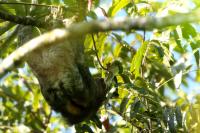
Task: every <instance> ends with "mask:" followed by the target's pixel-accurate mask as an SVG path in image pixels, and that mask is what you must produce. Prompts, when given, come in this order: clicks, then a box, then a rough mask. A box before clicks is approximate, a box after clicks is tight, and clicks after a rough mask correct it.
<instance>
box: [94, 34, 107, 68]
mask: <svg viewBox="0 0 200 133" xmlns="http://www.w3.org/2000/svg"><path fill="white" fill-rule="evenodd" d="M92 41H93V46H94V50H95V54H96V57H97V61H98V62H99V65H100V66H101V68H102V69H104V70H106V71H107V70H108V69H107V68H105V67H104V66H103V65H102V64H101V61H100V59H99V56H98V51H97V47H96V42H95V40H94V35H93V34H92Z"/></svg>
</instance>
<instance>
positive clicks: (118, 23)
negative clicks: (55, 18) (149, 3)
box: [0, 10, 200, 77]
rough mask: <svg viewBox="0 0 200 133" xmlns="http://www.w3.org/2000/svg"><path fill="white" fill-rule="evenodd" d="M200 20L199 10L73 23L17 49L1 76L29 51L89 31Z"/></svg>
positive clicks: (5, 62)
mask: <svg viewBox="0 0 200 133" xmlns="http://www.w3.org/2000/svg"><path fill="white" fill-rule="evenodd" d="M0 16H1V15H0ZM196 21H200V13H199V10H198V11H196V12H193V13H186V14H176V15H171V16H167V17H162V18H155V17H142V18H137V19H133V18H125V19H123V20H104V21H91V22H82V23H77V24H73V25H72V26H70V27H69V28H66V29H55V30H52V31H50V32H47V33H45V34H43V35H41V36H39V37H36V38H34V39H32V40H30V41H29V42H27V43H25V44H24V45H23V46H21V47H20V48H18V49H17V50H15V51H14V52H13V53H12V54H10V55H9V56H8V57H7V58H6V59H4V60H3V61H2V63H1V64H0V77H2V76H3V75H5V73H6V72H7V71H9V70H10V69H12V68H13V67H14V66H15V64H16V63H18V62H19V61H20V60H22V59H23V58H24V56H25V55H27V54H28V53H29V52H31V51H34V50H36V49H39V48H40V47H41V46H45V45H46V46H47V45H54V44H58V43H59V42H62V41H64V40H67V39H76V38H77V37H80V36H82V35H85V34H88V33H97V32H106V31H110V30H131V29H135V30H144V29H145V30H153V29H155V28H158V29H161V28H165V27H167V26H176V25H180V24H184V23H191V22H196Z"/></svg>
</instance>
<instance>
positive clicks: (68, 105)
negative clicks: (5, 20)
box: [18, 0, 106, 124]
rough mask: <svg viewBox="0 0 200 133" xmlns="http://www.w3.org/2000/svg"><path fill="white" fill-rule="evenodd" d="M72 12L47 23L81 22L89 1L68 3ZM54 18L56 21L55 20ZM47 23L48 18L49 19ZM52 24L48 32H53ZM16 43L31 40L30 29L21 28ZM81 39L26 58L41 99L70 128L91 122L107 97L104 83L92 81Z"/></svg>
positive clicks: (33, 52) (39, 50)
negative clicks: (64, 120) (60, 116)
mask: <svg viewBox="0 0 200 133" xmlns="http://www.w3.org/2000/svg"><path fill="white" fill-rule="evenodd" d="M68 1H69V3H67V2H65V3H67V4H69V7H70V6H71V7H73V8H72V9H73V10H72V11H71V12H70V11H69V12H64V11H62V14H59V13H60V12H54V13H51V15H52V16H51V17H50V19H55V20H56V19H58V18H59V19H63V20H64V18H65V20H64V21H63V22H65V26H66V27H69V26H70V24H72V23H75V22H79V21H83V20H84V18H85V16H86V11H87V4H88V2H89V4H91V1H86V0H68ZM54 15H55V16H56V17H55V16H54ZM48 19H49V18H48ZM55 25H57V24H56V22H55V23H53V26H52V27H51V28H55ZM20 26H21V27H20V32H19V33H18V39H19V42H20V44H24V43H26V42H27V41H29V40H30V39H32V38H34V33H33V31H34V29H35V28H33V27H31V26H23V25H20ZM83 43H84V37H81V38H76V39H69V40H65V41H64V42H60V43H59V44H56V45H52V46H44V47H41V48H40V49H37V50H35V51H32V52H31V53H29V54H28V55H26V57H25V61H26V62H27V63H28V65H29V66H30V68H31V70H32V71H33V73H34V75H35V76H36V77H37V79H38V81H39V84H40V87H41V92H42V95H43V96H44V98H45V100H46V101H47V102H48V104H49V105H50V106H51V107H52V109H53V110H55V111H57V112H59V113H61V114H62V116H63V117H64V118H66V119H67V121H68V122H69V123H70V124H76V123H79V122H81V121H83V120H87V119H91V118H92V117H93V116H94V115H95V114H96V112H97V110H98V109H99V107H100V106H101V105H102V102H103V100H104V99H105V95H106V85H105V83H104V80H103V79H94V78H93V77H92V75H91V74H90V72H89V68H88V67H87V66H86V65H85V59H84V46H83Z"/></svg>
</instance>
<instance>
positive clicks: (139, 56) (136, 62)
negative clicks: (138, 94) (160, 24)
mask: <svg viewBox="0 0 200 133" xmlns="http://www.w3.org/2000/svg"><path fill="white" fill-rule="evenodd" d="M146 49H147V42H144V43H142V46H141V47H140V48H139V49H138V51H137V53H136V55H135V56H134V57H133V59H132V62H131V68H130V71H131V72H133V73H134V75H135V78H137V77H139V76H140V68H141V64H142V60H143V57H144V54H145V52H146Z"/></svg>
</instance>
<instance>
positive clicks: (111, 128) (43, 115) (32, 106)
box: [0, 0, 200, 133]
mask: <svg viewBox="0 0 200 133" xmlns="http://www.w3.org/2000/svg"><path fill="white" fill-rule="evenodd" d="M4 1H6V2H13V3H14V2H26V3H36V4H44V5H56V6H57V5H61V6H63V5H67V2H62V1H60V0H40V1H37V0H32V1H31V0H26V1H25V0H4ZM68 1H70V0H68ZM71 1H72V0H71ZM199 5H200V2H199V0H180V1H176V0H171V1H155V0H143V1H142V0H134V2H133V1H131V0H112V1H111V0H101V1H98V0H96V1H93V8H92V10H91V11H90V12H89V13H88V17H87V19H88V21H89V20H91V19H98V18H102V17H103V18H104V19H106V18H107V17H109V18H119V17H120V16H129V17H140V16H157V17H162V16H166V15H170V14H175V13H180V12H190V11H192V10H196V9H198V7H199ZM99 7H101V8H99ZM54 9H55V8H53V7H51V6H49V7H45V6H31V5H23V4H17V5H16V4H1V3H0V11H1V12H5V13H10V14H13V15H17V16H27V15H30V16H31V17H33V18H35V19H37V20H45V17H44V16H53V10H54ZM63 12H65V10H63ZM173 19H174V18H172V21H173ZM186 19H187V18H186ZM18 30H19V29H18V26H17V25H16V24H13V23H10V22H7V21H4V20H0V57H1V59H3V58H5V57H6V56H8V55H9V54H10V53H11V52H12V51H14V50H15V49H16V48H17V46H18V40H17V38H16V37H17V34H18V32H17V31H18ZM37 30H40V31H41V33H42V32H43V30H42V29H37ZM94 40H95V44H96V47H97V49H93V39H92V36H91V35H87V36H86V40H85V53H86V55H87V64H88V65H89V66H90V67H91V71H92V72H93V74H94V76H101V77H103V78H109V77H107V70H104V69H102V67H101V66H100V65H99V63H100V62H99V61H98V60H97V55H98V57H99V59H101V64H102V65H103V66H104V67H106V68H107V69H109V71H111V72H112V74H113V75H114V81H113V82H112V89H111V91H110V92H109V94H108V95H109V96H108V97H109V98H108V100H107V101H105V104H104V105H103V106H102V107H101V108H100V109H99V111H98V116H99V117H100V118H101V119H100V120H101V121H99V120H98V119H96V120H93V121H86V122H82V123H81V124H78V125H76V126H74V127H73V128H72V127H70V128H69V126H68V125H67V124H66V123H65V122H64V120H63V119H62V118H61V116H60V115H59V114H56V113H55V112H53V111H52V110H51V109H50V107H49V106H48V104H47V103H46V102H45V100H44V99H43V97H42V95H41V92H40V89H39V85H38V81H37V79H36V78H35V77H34V75H33V74H32V72H31V71H30V69H29V67H28V66H27V65H26V64H24V63H22V64H21V65H20V66H18V68H16V69H14V70H13V71H12V72H10V73H8V74H7V75H6V76H4V77H3V78H2V79H1V84H0V132H37V133H39V132H45V131H46V132H58V131H60V132H65V131H71V130H76V131H77V132H164V133H165V132H171V133H175V132H184V133H185V132H196V133H197V132H198V130H199V128H200V95H199V90H198V89H199V87H200V83H199V82H200V70H199V67H200V62H199V61H200V54H199V48H200V44H199V40H200V35H199V23H192V24H183V25H177V26H171V27H166V28H165V29H155V30H153V31H145V30H144V31H136V30H130V31H117V32H113V31H110V32H106V33H98V34H95V35H94ZM96 53H97V55H96ZM58 65H59V64H58Z"/></svg>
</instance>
